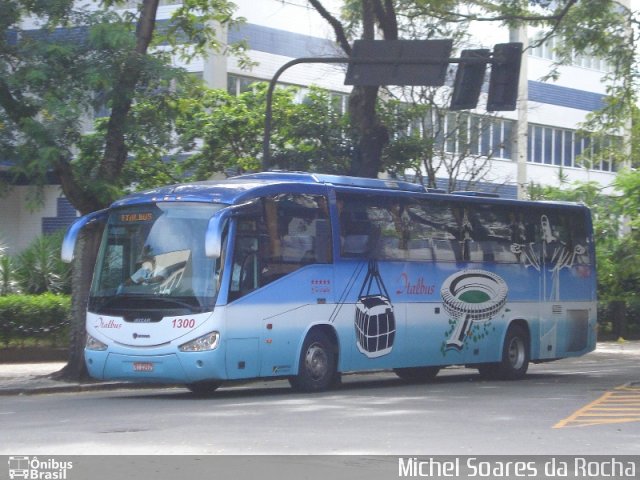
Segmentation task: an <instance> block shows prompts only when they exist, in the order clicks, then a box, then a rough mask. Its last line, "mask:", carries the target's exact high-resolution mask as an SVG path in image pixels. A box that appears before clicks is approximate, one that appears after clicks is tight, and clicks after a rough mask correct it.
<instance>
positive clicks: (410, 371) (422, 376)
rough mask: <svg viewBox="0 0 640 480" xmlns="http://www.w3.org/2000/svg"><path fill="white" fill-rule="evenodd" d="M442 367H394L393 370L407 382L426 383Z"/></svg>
mask: <svg viewBox="0 0 640 480" xmlns="http://www.w3.org/2000/svg"><path fill="white" fill-rule="evenodd" d="M439 371H440V367H408V368H394V369H393V372H394V373H395V374H396V375H397V376H398V377H400V378H401V379H402V380H404V381H405V382H410V383H425V382H428V381H430V380H433V379H434V378H435V377H436V375H438V372H439Z"/></svg>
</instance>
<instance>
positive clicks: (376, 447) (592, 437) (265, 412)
mask: <svg viewBox="0 0 640 480" xmlns="http://www.w3.org/2000/svg"><path fill="white" fill-rule="evenodd" d="M638 452H640V349H638V348H636V349H623V348H620V347H618V346H616V345H610V346H609V347H605V348H599V350H598V351H596V352H593V353H591V354H589V355H587V356H585V357H582V358H578V359H567V360H562V361H558V362H554V363H548V364H543V365H532V366H531V367H530V373H529V374H528V375H527V378H526V379H525V380H521V381H516V382H500V381H485V380H481V379H480V377H479V376H478V374H477V373H476V372H475V371H474V370H467V369H462V368H450V369H446V370H444V371H442V372H441V373H440V375H439V376H438V377H437V378H436V380H435V381H434V382H432V383H430V384H424V385H407V384H405V383H403V382H401V381H400V380H399V379H397V378H396V377H395V375H394V374H392V373H390V372H381V373H375V374H366V375H347V376H345V377H344V379H343V384H342V386H341V387H340V388H339V389H337V390H333V391H330V392H326V393H322V394H297V393H294V392H293V391H291V390H290V389H289V387H288V383H286V382H282V381H278V382H253V383H249V384H245V385H241V386H238V385H236V386H229V387H223V388H221V389H220V390H219V391H218V392H216V394H215V396H213V397H212V398H207V399H202V398H195V397H193V396H192V395H191V394H190V393H189V392H188V391H187V390H183V389H179V388H172V389H164V390H162V389H152V390H149V389H145V390H118V391H98V392H86V393H73V394H71V393H58V394H47V395H33V396H7V397H2V398H0V454H4V455H20V454H30V455H33V454H48V455H73V454H129V455H138V454H197V455H202V454H360V455H374V454H376V455H377V454H389V455H447V454H455V455H493V454H496V455H589V454H603V455H612V454H616V455H624V454H630V455H637V454H638Z"/></svg>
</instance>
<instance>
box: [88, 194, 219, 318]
mask: <svg viewBox="0 0 640 480" xmlns="http://www.w3.org/2000/svg"><path fill="white" fill-rule="evenodd" d="M222 207H223V205H220V204H214V205H212V204H202V203H186V202H185V203H156V204H147V205H139V206H135V207H127V208H121V209H117V210H114V211H113V212H111V213H110V216H109V220H108V222H107V225H106V228H105V231H104V234H103V238H102V243H101V246H100V251H99V253H98V261H97V265H96V270H95V273H94V278H93V283H92V286H91V295H90V301H89V309H90V311H93V312H95V313H103V314H109V313H110V312H113V314H117V313H118V312H119V311H127V310H131V309H136V310H141V309H154V310H165V309H169V310H176V311H180V312H183V311H185V309H186V310H187V311H189V312H194V313H195V312H204V311H208V310H213V304H214V302H215V298H216V295H217V289H218V288H217V286H218V274H219V265H220V262H219V261H216V260H215V259H212V258H207V257H206V256H205V248H204V243H205V233H206V229H207V225H208V222H209V219H210V218H211V217H212V216H213V214H214V213H215V212H216V211H218V210H220V209H221V208H222Z"/></svg>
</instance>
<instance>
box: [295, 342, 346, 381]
mask: <svg viewBox="0 0 640 480" xmlns="http://www.w3.org/2000/svg"><path fill="white" fill-rule="evenodd" d="M337 379H338V373H337V361H336V346H335V344H334V342H332V341H331V339H330V338H329V336H328V335H326V334H325V333H324V332H322V331H319V330H315V331H311V332H309V334H308V335H307V338H305V340H304V344H303V345H302V351H301V352H300V362H299V367H298V375H296V376H295V377H292V378H290V379H289V383H290V384H291V386H292V387H293V388H294V389H295V390H298V391H300V392H319V391H322V390H326V389H328V388H329V387H331V386H332V385H333V384H334V383H336V382H337Z"/></svg>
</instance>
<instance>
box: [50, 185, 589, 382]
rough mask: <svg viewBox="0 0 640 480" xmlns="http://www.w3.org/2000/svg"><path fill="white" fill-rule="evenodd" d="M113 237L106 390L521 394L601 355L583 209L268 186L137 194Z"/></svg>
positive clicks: (355, 188)
mask: <svg viewBox="0 0 640 480" xmlns="http://www.w3.org/2000/svg"><path fill="white" fill-rule="evenodd" d="M88 224H96V225H99V226H100V227H101V228H103V233H102V241H101V245H100V248H99V252H98V257H97V263H96V266H95V271H94V277H93V282H92V285H91V289H90V296H89V299H88V308H87V320H86V328H87V342H86V348H85V359H86V363H87V367H88V369H89V372H90V374H91V375H92V376H93V377H95V378H98V379H125V380H132V381H136V382H140V381H149V382H180V383H184V384H185V385H186V386H187V387H188V388H190V389H191V390H192V391H194V392H196V393H200V394H206V393H210V392H212V391H214V390H215V389H216V388H217V387H218V386H219V385H221V384H222V383H224V382H225V381H228V380H236V379H250V378H259V377H262V378H288V379H289V381H290V383H291V385H292V386H293V387H294V388H296V389H299V390H302V391H317V390H324V389H327V388H329V387H331V386H333V385H335V384H336V383H337V381H338V380H339V378H340V375H341V374H342V373H346V372H358V371H367V370H380V369H393V370H394V371H395V372H396V373H397V374H398V376H400V377H401V378H403V379H406V380H411V381H421V380H428V379H430V378H432V377H433V376H435V375H436V374H437V373H438V371H439V370H440V369H441V368H443V367H446V366H450V365H465V366H468V367H471V368H476V369H478V370H479V372H480V374H481V375H483V376H485V377H490V378H500V379H519V378H521V377H523V376H524V375H525V374H526V372H527V369H528V366H529V363H530V362H534V363H538V362H544V361H550V360H555V359H560V358H564V357H572V356H578V355H583V354H585V353H587V352H589V351H592V350H593V349H594V348H595V343H596V272H595V253H594V242H593V237H592V235H593V233H592V225H591V217H590V212H589V210H588V209H587V208H586V207H584V206H582V205H577V204H571V203H561V202H528V201H518V200H506V199H500V198H493V197H489V196H482V195H473V194H470V193H469V192H463V193H459V194H455V193H454V194H444V193H438V192H430V191H427V189H425V188H424V187H423V186H421V185H416V184H412V183H408V182H401V181H396V180H378V179H365V178H355V177H343V176H334V175H321V174H307V173H286V172H263V173H256V174H248V175H242V176H239V177H234V178H230V179H227V180H221V181H209V182H196V183H191V184H184V185H174V186H168V187H163V188H158V189H155V190H150V191H146V192H142V193H137V194H133V195H130V196H128V197H125V198H123V199H121V200H118V201H116V202H114V203H113V204H112V205H111V206H110V207H109V208H108V209H106V210H103V211H100V212H95V213H92V214H90V215H87V216H85V217H82V218H80V219H78V220H77V221H76V223H74V224H73V225H72V226H71V228H70V229H69V230H68V232H67V235H66V237H65V240H64V243H63V249H62V256H63V259H64V260H66V261H72V260H73V256H74V247H75V244H76V239H77V238H78V236H79V233H80V232H81V230H82V229H83V228H85V227H86V226H87V225H88Z"/></svg>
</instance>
